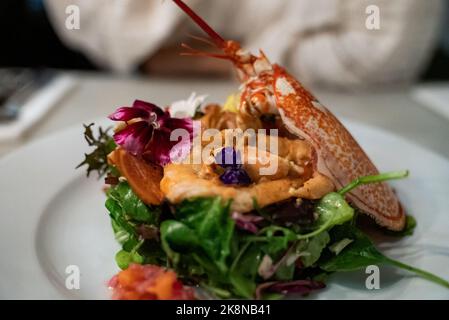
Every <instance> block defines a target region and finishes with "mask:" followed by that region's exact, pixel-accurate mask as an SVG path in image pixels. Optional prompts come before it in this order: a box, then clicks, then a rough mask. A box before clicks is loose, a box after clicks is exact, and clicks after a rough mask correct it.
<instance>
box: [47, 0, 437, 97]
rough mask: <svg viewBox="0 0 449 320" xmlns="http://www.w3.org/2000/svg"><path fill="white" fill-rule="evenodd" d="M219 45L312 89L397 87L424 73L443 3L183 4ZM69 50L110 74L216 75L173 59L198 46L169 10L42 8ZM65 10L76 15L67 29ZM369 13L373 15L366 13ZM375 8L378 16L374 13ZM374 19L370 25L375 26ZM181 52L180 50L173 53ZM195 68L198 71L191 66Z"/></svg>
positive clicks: (120, 5) (92, 2) (123, 5)
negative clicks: (234, 43)
mask: <svg viewBox="0 0 449 320" xmlns="http://www.w3.org/2000/svg"><path fill="white" fill-rule="evenodd" d="M186 3H188V4H189V5H190V6H192V7H193V8H194V9H195V10H196V11H197V12H198V13H199V14H200V15H201V16H202V17H204V19H205V20H206V21H208V22H209V23H210V25H211V26H213V27H214V29H216V30H217V31H218V32H219V33H220V34H222V35H223V37H225V38H228V39H235V40H238V41H241V42H242V43H243V45H244V46H245V47H246V48H248V49H250V50H253V51H255V50H258V49H259V48H261V49H263V50H264V52H265V53H266V54H267V56H268V57H269V58H270V60H271V61H272V62H276V63H280V64H281V65H283V66H285V67H286V68H288V69H289V71H290V72H292V73H293V74H294V75H295V76H297V77H298V79H300V80H301V81H303V82H305V83H306V84H309V85H315V84H319V85H327V86H334V87H347V88H348V87H350V88H353V87H358V86H363V87H372V86H391V85H403V84H406V83H410V82H411V81H413V80H414V79H415V78H416V77H417V76H418V75H419V74H420V72H421V71H422V69H423V68H424V67H425V65H426V62H427V61H428V59H429V57H430V54H431V53H432V50H433V48H434V46H435V43H436V39H437V35H438V29H439V24H440V21H441V17H442V11H443V10H442V8H443V2H442V0H426V1H423V0H283V1H274V0H190V1H189V0H186ZM45 4H46V7H47V10H48V11H49V14H50V18H51V20H52V23H53V26H54V28H55V30H56V31H57V33H58V35H59V36H60V38H61V39H62V40H63V41H64V42H65V43H66V45H68V46H70V47H72V48H74V49H76V50H80V51H82V52H83V53H84V54H85V55H86V56H87V57H89V58H90V60H91V61H93V62H94V63H95V64H97V65H98V66H100V67H102V68H106V69H110V70H114V71H117V72H132V71H134V70H136V69H137V68H138V67H139V66H140V67H142V68H143V70H145V71H147V72H149V73H151V72H157V73H164V71H165V72H166V73H171V74H173V73H174V74H176V73H177V72H179V73H189V72H192V73H195V72H196V73H198V72H200V73H201V72H204V73H211V72H212V73H213V71H214V70H215V71H217V73H219V72H221V70H224V67H223V65H222V64H220V63H219V62H215V61H214V62H211V61H210V60H209V59H207V58H196V59H195V58H190V59H191V60H190V61H189V60H186V59H185V58H184V59H181V58H179V57H178V56H177V51H175V50H172V49H171V48H174V47H175V45H178V44H179V43H180V42H181V41H186V39H187V36H188V34H189V33H190V34H195V35H200V36H203V34H202V33H201V32H200V31H198V29H195V27H194V25H193V23H192V22H190V21H189V20H188V18H187V17H186V15H185V14H184V13H183V12H182V11H181V10H180V9H179V8H178V7H177V6H176V5H175V4H174V3H172V2H171V1H160V0H45ZM69 5H76V6H78V7H79V9H80V11H79V12H80V25H79V27H80V28H79V29H68V28H67V27H66V20H67V17H68V15H69V14H70V10H69V11H67V12H68V13H67V12H66V8H67V6H69ZM373 6H374V7H373ZM376 8H378V9H379V11H378V12H377V10H376ZM373 19H374V20H373ZM178 51H179V48H178ZM194 60H195V62H194Z"/></svg>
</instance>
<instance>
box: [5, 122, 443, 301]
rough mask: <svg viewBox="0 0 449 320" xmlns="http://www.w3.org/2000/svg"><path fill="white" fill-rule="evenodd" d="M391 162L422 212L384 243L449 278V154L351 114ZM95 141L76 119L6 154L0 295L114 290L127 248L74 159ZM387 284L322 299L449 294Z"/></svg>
mask: <svg viewBox="0 0 449 320" xmlns="http://www.w3.org/2000/svg"><path fill="white" fill-rule="evenodd" d="M346 124H347V125H348V127H349V128H350V130H351V132H352V133H353V134H354V136H355V137H356V138H357V139H358V140H359V142H360V143H361V144H362V145H363V146H364V148H365V149H366V151H367V152H368V154H369V155H370V156H371V157H372V159H373V160H374V162H375V163H376V164H377V166H378V167H379V168H380V169H381V170H383V171H387V170H388V171H390V170H397V169H404V168H407V169H410V170H411V173H412V174H411V177H410V178H409V179H407V180H403V181H400V182H395V183H394V185H395V187H396V188H397V191H398V193H399V196H400V198H401V199H402V201H403V203H404V205H405V207H406V209H407V210H408V212H409V213H410V214H412V215H414V216H415V217H416V218H417V220H418V228H417V229H416V231H415V234H414V235H413V236H412V237H409V238H406V239H403V240H401V241H399V242H397V243H395V244H394V245H391V244H389V245H387V246H390V247H393V248H392V249H388V248H387V249H386V250H385V252H388V254H389V255H390V256H391V257H394V258H400V259H401V260H402V261H403V262H406V263H410V264H413V265H415V266H417V267H421V268H424V269H425V270H428V271H431V272H434V273H436V274H438V275H440V276H442V277H444V278H446V279H449V233H448V230H449V211H448V210H449V209H448V208H449V182H448V181H449V162H448V161H447V160H445V159H444V158H442V157H440V156H438V155H436V154H434V153H432V152H430V151H427V150H425V149H423V148H421V147H419V146H416V145H414V144H413V143H411V142H409V141H406V140H404V139H402V138H399V137H396V136H393V135H392V134H389V133H386V132H381V131H379V130H377V129H374V128H369V127H366V126H362V125H359V124H355V123H350V122H349V123H348V122H347V123H346ZM86 150H87V148H86V144H85V141H84V140H83V136H82V127H81V125H80V126H77V127H73V128H69V129H67V130H65V131H62V132H60V133H59V134H55V135H52V136H50V137H47V138H44V139H42V140H40V141H38V142H35V143H33V144H30V145H28V146H27V147H25V148H23V149H21V150H19V151H17V152H15V153H14V154H11V155H9V156H7V157H5V158H3V159H1V160H0V177H1V180H0V298H2V299H71V298H75V299H77V298H79V299H107V298H108V297H109V293H108V292H107V289H106V282H107V280H108V279H109V278H110V277H111V276H112V275H113V274H114V273H115V272H117V267H116V266H115V262H114V255H115V253H116V251H117V250H118V245H117V244H116V243H115V241H114V238H113V234H112V231H111V228H110V222H109V217H108V215H107V213H106V209H105V208H104V205H103V204H104V200H105V199H104V195H103V194H102V192H101V187H102V182H101V181H97V180H96V179H95V177H92V178H90V179H89V180H88V179H85V176H84V169H83V170H77V171H75V169H74V168H75V166H76V165H77V164H78V163H79V162H80V160H81V159H82V155H83V152H85V151H86ZM70 265H75V266H77V267H79V270H80V271H81V278H80V289H73V290H69V289H67V288H66V285H65V283H66V279H67V277H68V274H66V268H67V266H70ZM380 275H381V278H380V285H381V289H380V290H367V289H366V287H365V279H366V277H367V275H366V274H365V273H364V272H355V273H345V274H340V275H336V276H333V277H332V278H331V281H329V285H328V288H327V289H326V290H324V291H321V292H319V293H318V294H316V295H314V296H313V297H314V298H319V299H449V290H448V289H445V288H442V287H440V286H438V285H435V284H433V283H429V282H427V281H424V280H422V279H419V278H416V277H413V276H410V275H409V274H407V273H403V272H402V271H398V270H396V269H391V268H382V269H381V274H380Z"/></svg>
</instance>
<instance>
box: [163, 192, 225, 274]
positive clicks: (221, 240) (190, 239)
mask: <svg viewBox="0 0 449 320" xmlns="http://www.w3.org/2000/svg"><path fill="white" fill-rule="evenodd" d="M176 218H178V219H179V221H174V220H168V221H164V222H163V223H162V224H161V237H162V239H163V242H164V244H165V245H164V249H165V250H166V252H167V254H169V255H171V256H175V255H174V253H175V252H178V253H179V252H183V253H192V254H193V253H194V254H196V258H197V259H196V260H199V261H200V263H203V264H209V263H208V262H206V260H205V259H204V254H205V255H206V256H207V260H210V261H212V262H213V264H214V265H215V266H216V267H217V268H218V270H219V271H220V272H221V273H222V274H225V273H226V272H227V271H228V266H227V263H226V259H227V258H228V256H229V254H230V252H231V240H232V236H233V232H234V221H233V220H232V219H231V217H230V215H229V203H228V204H226V205H223V204H222V200H221V198H198V199H193V200H186V201H184V202H182V203H181V204H180V205H179V206H178V207H177V210H176Z"/></svg>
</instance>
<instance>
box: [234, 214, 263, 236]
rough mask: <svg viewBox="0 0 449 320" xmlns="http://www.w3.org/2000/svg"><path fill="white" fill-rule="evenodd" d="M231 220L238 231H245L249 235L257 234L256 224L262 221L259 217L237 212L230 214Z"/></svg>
mask: <svg viewBox="0 0 449 320" xmlns="http://www.w3.org/2000/svg"><path fill="white" fill-rule="evenodd" d="M231 218H232V219H233V220H234V221H235V224H236V226H237V227H238V228H239V229H242V230H246V231H248V232H251V233H257V232H258V231H259V227H258V226H257V223H258V222H262V221H263V220H264V218H263V217H261V216H255V215H251V214H241V213H238V212H234V213H232V216H231Z"/></svg>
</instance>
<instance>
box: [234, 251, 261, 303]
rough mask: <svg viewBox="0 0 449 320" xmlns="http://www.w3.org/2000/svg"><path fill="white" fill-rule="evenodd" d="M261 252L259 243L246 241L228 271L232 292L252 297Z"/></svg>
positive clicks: (255, 286)
mask: <svg viewBox="0 0 449 320" xmlns="http://www.w3.org/2000/svg"><path fill="white" fill-rule="evenodd" d="M262 258H263V252H262V250H261V248H260V244H257V243H247V245H245V246H244V247H243V248H242V250H241V252H240V254H239V255H238V256H237V258H236V259H235V260H234V263H233V265H232V266H231V270H230V272H229V280H230V282H231V284H232V285H233V287H234V292H235V294H237V295H238V296H241V297H244V298H248V299H250V298H252V297H253V296H254V293H255V291H256V288H257V284H256V277H257V271H258V268H259V265H260V262H261V261H262Z"/></svg>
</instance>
